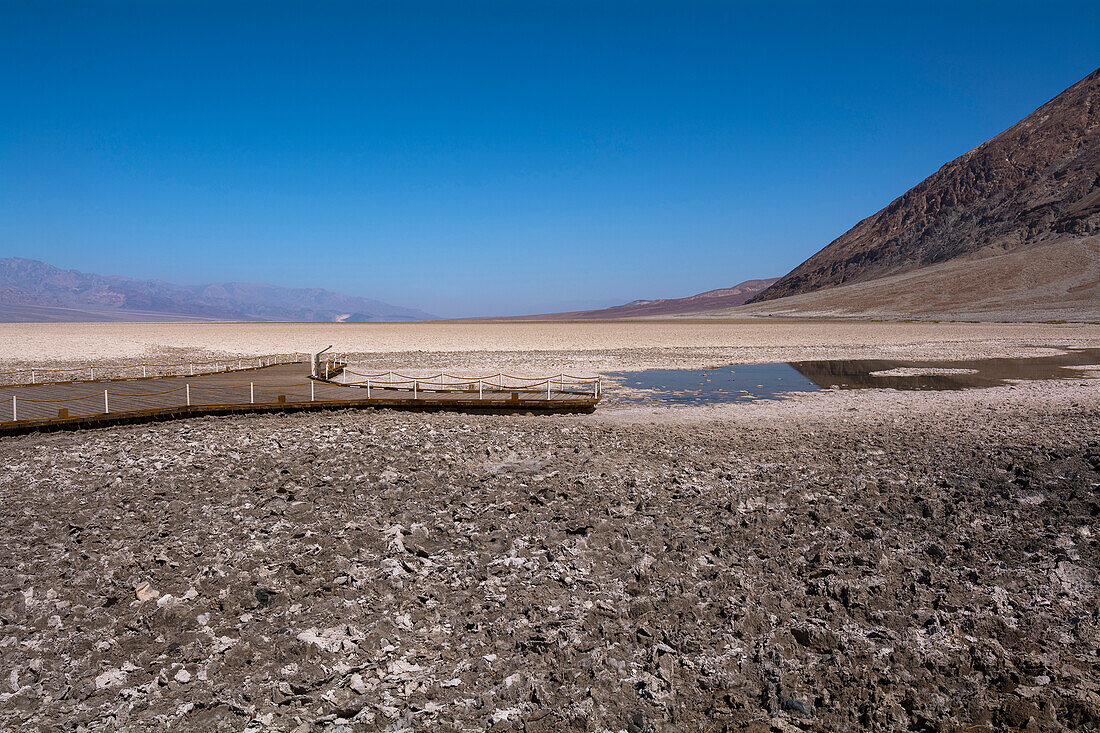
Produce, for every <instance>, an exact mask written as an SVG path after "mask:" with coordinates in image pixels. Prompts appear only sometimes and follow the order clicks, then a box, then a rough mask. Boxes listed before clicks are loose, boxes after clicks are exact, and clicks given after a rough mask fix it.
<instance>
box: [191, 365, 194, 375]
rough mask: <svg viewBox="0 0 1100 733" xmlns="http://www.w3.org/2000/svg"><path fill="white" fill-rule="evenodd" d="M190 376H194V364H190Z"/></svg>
mask: <svg viewBox="0 0 1100 733" xmlns="http://www.w3.org/2000/svg"><path fill="white" fill-rule="evenodd" d="M191 376H192V377H193V376H195V363H194V362H191Z"/></svg>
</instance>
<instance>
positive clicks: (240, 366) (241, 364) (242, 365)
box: [237, 359, 244, 369]
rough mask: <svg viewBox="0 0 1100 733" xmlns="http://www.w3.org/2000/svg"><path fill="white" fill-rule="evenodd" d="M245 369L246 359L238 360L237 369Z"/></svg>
mask: <svg viewBox="0 0 1100 733" xmlns="http://www.w3.org/2000/svg"><path fill="white" fill-rule="evenodd" d="M243 368H244V359H237V369H243Z"/></svg>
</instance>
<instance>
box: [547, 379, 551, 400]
mask: <svg viewBox="0 0 1100 733" xmlns="http://www.w3.org/2000/svg"><path fill="white" fill-rule="evenodd" d="M550 384H551V379H550V377H547V378H546V401H547V402H549V401H550Z"/></svg>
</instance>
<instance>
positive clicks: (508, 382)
mask: <svg viewBox="0 0 1100 733" xmlns="http://www.w3.org/2000/svg"><path fill="white" fill-rule="evenodd" d="M349 375H350V376H351V377H362V379H354V378H352V379H349V378H348V377H349ZM339 379H340V381H338V382H336V381H333V382H332V383H333V384H340V385H342V386H345V387H360V388H366V390H367V393H368V395H369V394H370V390H371V389H372V388H382V389H402V390H410V389H411V390H412V391H413V392H414V393H416V392H419V391H421V390H426V391H435V392H438V391H444V392H449V391H456V390H458V391H473V390H474V389H475V388H476V390H477V392H478V395H479V396H481V395H484V393H485V391H486V390H488V391H491V392H502V391H504V392H507V391H512V392H515V391H521V392H536V391H538V392H541V391H544V390H543V387H545V392H546V394H547V398H548V399H549V398H550V395H551V394H552V393H553V392H555V391H556V392H558V393H562V394H577V395H588V394H591V395H592V396H593V397H594V398H596V399H598V398H599V396H600V393H601V391H602V387H603V385H602V380H601V377H600V376H599V375H596V376H592V377H584V376H576V375H573V374H566V373H565V372H560V373H559V374H557V375H550V376H540V377H524V376H517V375H515V374H505V373H503V372H498V373H496V374H486V375H481V376H476V377H471V376H465V375H457V374H449V373H447V372H439V373H438V374H435V375H431V374H429V375H427V376H417V375H410V374H401V373H399V372H393V371H390V372H376V373H371V374H367V373H364V372H359V371H356V370H354V369H350V368H347V367H345V368H344V370H343V372H342V373H341V375H340V377H339ZM589 390H591V391H589Z"/></svg>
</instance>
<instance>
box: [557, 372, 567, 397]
mask: <svg viewBox="0 0 1100 733" xmlns="http://www.w3.org/2000/svg"><path fill="white" fill-rule="evenodd" d="M558 391H559V392H565V372H562V373H561V383H560V384H559V385H558Z"/></svg>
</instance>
